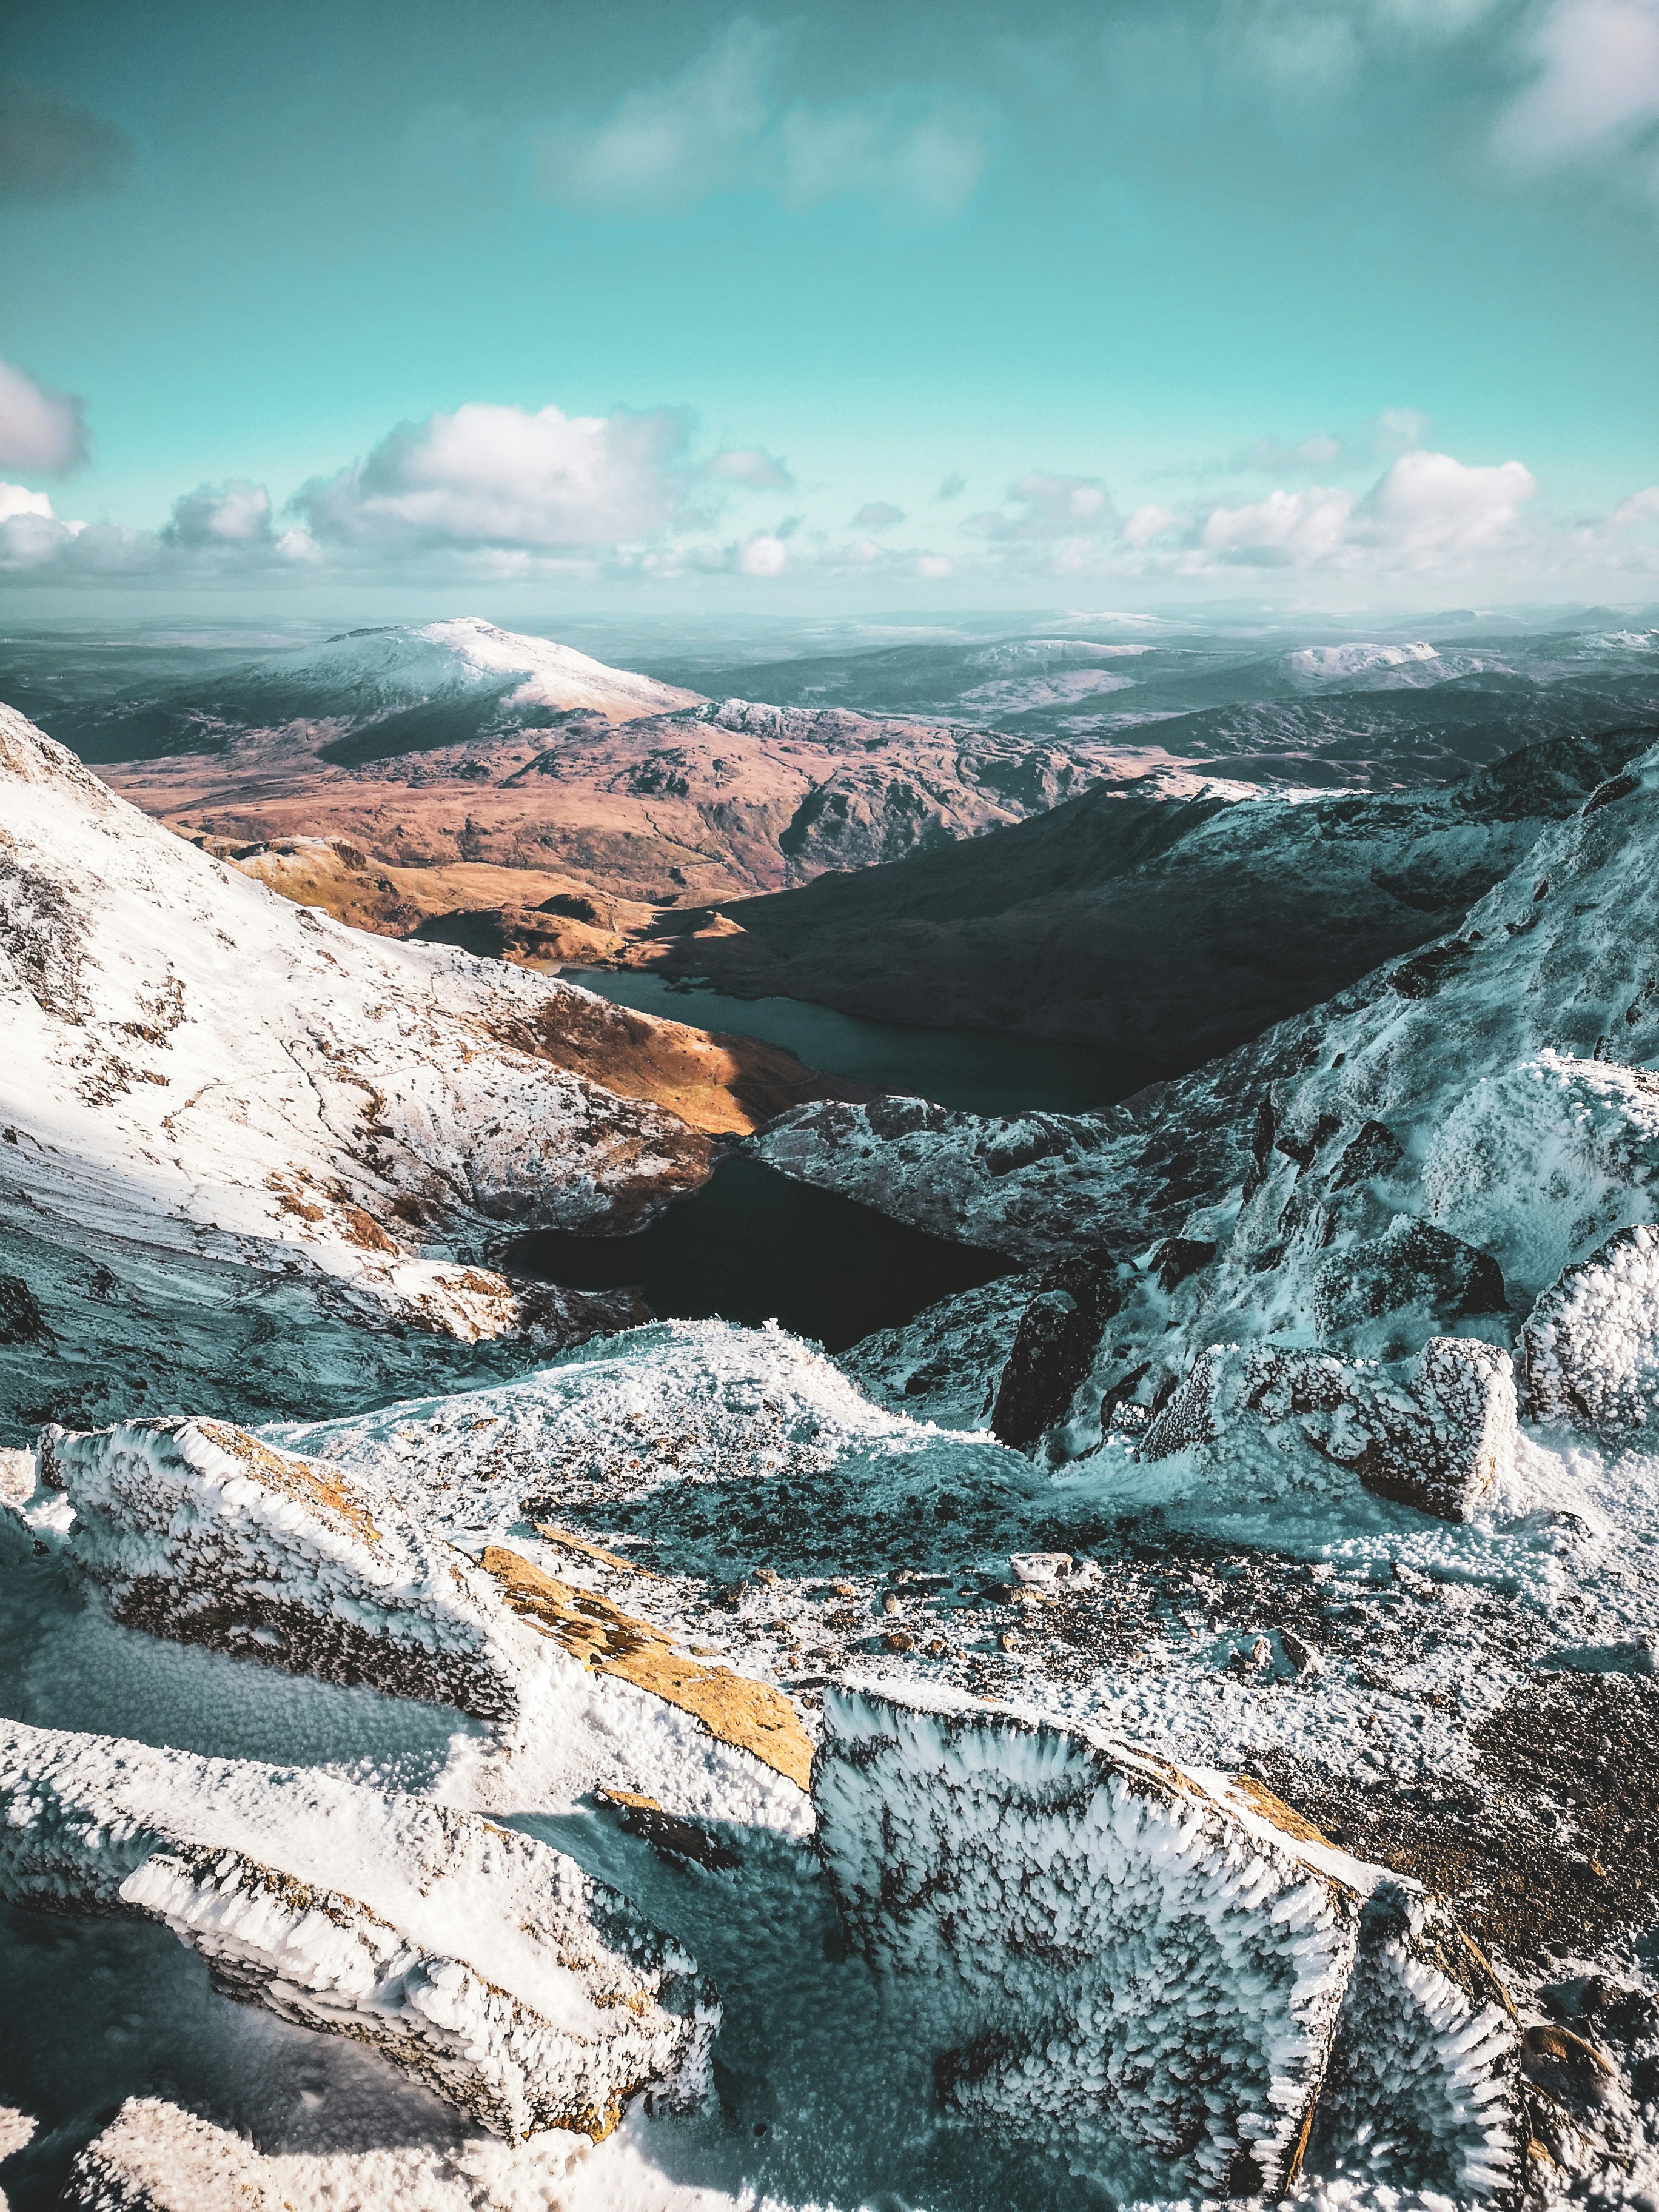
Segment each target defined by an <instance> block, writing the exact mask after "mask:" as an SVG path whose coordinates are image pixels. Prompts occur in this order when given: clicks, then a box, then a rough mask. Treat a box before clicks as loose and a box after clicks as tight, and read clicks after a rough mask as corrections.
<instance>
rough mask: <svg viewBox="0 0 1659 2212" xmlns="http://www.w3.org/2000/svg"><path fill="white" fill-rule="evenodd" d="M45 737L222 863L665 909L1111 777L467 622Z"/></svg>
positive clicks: (134, 708) (1028, 809)
mask: <svg viewBox="0 0 1659 2212" xmlns="http://www.w3.org/2000/svg"><path fill="white" fill-rule="evenodd" d="M49 720H55V721H57V723H58V726H59V727H60V728H61V729H62V731H63V732H64V736H65V737H66V738H68V739H70V741H71V742H72V743H73V744H74V745H75V746H76V748H77V750H80V751H81V752H82V755H83V757H86V758H87V759H88V760H91V761H94V762H95V763H97V764H98V765H99V766H100V769H103V771H104V772H105V773H106V775H107V776H108V778H109V781H110V782H111V783H112V786H113V787H114V788H115V789H117V790H118V791H119V792H120V793H122V794H123V795H124V796H125V797H126V798H128V799H131V800H132V801H133V802H134V803H135V804H136V805H139V806H142V807H143V809H144V811H146V812H147V813H149V814H153V815H155V816H156V817H158V818H159V819H161V820H162V821H165V822H167V823H169V824H170V825H171V826H172V827H173V828H174V829H179V830H180V831H182V832H183V833H184V834H185V835H186V836H192V837H210V838H212V839H214V840H216V841H217V842H218V843H219V844H220V845H221V846H222V847H225V848H229V849H230V850H231V851H232V852H233V853H234V854H235V855H236V856H237V857H251V856H252V854H257V853H258V851H259V850H260V849H262V848H271V847H278V848H280V847H281V846H283V844H284V843H286V842H289V841H292V840H295V839H297V838H302V837H319V836H320V837H328V838H335V839H341V840H344V841H345V842H347V843H348V844H349V845H350V846H352V847H355V848H356V849H357V850H358V851H359V852H361V853H362V854H363V855H364V856H365V858H366V860H367V861H368V863H369V871H368V872H369V873H370V874H371V875H374V873H376V872H379V871H382V870H385V869H388V868H389V869H392V870H394V871H396V870H410V869H414V868H421V869H427V870H435V869H439V868H453V867H455V866H471V867H479V866H483V867H493V868H513V869H516V870H526V871H528V872H530V874H531V876H532V881H534V882H536V884H537V885H538V888H540V884H539V878H540V877H541V876H544V875H548V874H551V875H553V876H555V877H556V878H559V879H560V880H561V881H568V879H569V878H576V879H578V880H579V881H580V884H583V885H584V886H586V888H587V889H588V890H589V891H590V893H592V892H598V893H599V894H601V895H603V896H604V897H605V898H606V899H622V900H632V901H646V902H652V903H654V904H657V905H665V906H667V905H675V904H679V903H683V902H692V903H696V902H709V901H718V900H721V899H725V898H730V897H740V896H744V894H745V893H748V892H752V891H757V890H775V889H779V888H781V887H782V886H783V885H785V884H793V883H805V882H806V881H808V880H810V878H812V877H813V876H815V875H817V874H820V873H821V872H823V870H824V869H826V868H848V867H862V866H867V865H868V864H869V863H871V862H872V861H877V860H894V859H896V858H897V857H898V856H899V855H900V854H904V853H908V852H910V851H913V850H915V849H917V848H927V847H929V846H932V845H935V844H943V843H949V842H951V841H953V840H955V839H957V838H961V837H969V836H976V835H977V834H978V833H979V832H980V831H981V830H983V829H990V828H992V827H994V826H995V825H997V824H999V823H1010V822H1018V821H1020V820H1022V819H1023V818H1024V817H1025V816H1026V815H1028V814H1030V813H1034V812H1036V811H1040V810H1042V808H1044V807H1046V806H1048V805H1053V803H1054V800H1055V799H1057V798H1060V797H1063V796H1064V795H1066V793H1068V792H1071V791H1073V790H1077V789H1080V788H1081V787H1083V786H1084V785H1085V783H1087V782H1089V781H1092V780H1094V779H1096V778H1097V777H1098V776H1100V775H1105V774H1109V773H1111V772H1112V769H1111V763H1109V762H1108V761H1107V760H1105V759H1103V758H1100V759H1097V758H1096V757H1095V755H1094V753H1092V752H1091V750H1090V748H1089V747H1088V746H1086V745H1085V746H1081V747H1079V746H1078V745H1074V744H1057V745H1049V744H1033V743H1032V742H1031V741H1030V739H1029V738H1005V737H1001V736H999V735H998V734H996V733H995V732H988V731H986V730H983V729H981V728H978V727H976V726H972V725H963V724H960V723H954V722H949V721H946V722H937V721H927V720H920V719H916V718H912V717H902V716H870V715H866V714H857V713H854V712H852V711H850V710H848V709H847V708H780V707H770V706H765V705H759V704H756V703H754V702H751V701H750V700H747V699H738V698H726V699H720V700H712V699H706V698H702V697H699V696H697V695H696V693H693V692H690V691H687V690H683V689H680V688H678V687H675V686H671V685H665V684H657V683H653V681H651V680H650V679H649V678H644V677H639V676H634V675H630V674H628V673H627V672H625V671H620V670H616V669H608V668H606V667H605V666H603V665H601V664H599V662H596V661H592V660H589V659H586V656H584V655H582V654H580V653H572V652H570V651H569V650H568V648H567V647H560V646H556V645H550V644H549V643H548V642H546V641H544V640H543V639H539V638H531V637H519V636H514V635H512V634H510V633H508V632H506V631H503V630H499V629H495V628H493V627H492V626H491V625H490V624H489V623H483V622H479V621H477V620H473V619H465V620H459V621H454V622H444V623H427V624H424V625H422V626H419V627H415V628H400V629H388V630H376V631H368V632H354V633H351V634H349V635H346V636H343V637H341V638H337V639H335V640H333V641H331V642H330V643H328V644H327V645H325V646H324V647H317V648H313V647H305V648H300V649H297V650H294V651H290V652H289V653H283V654H278V655H276V656H274V657H273V658H272V659H269V660H267V661H265V662H263V663H259V664H257V665H254V666H253V667H252V668H250V669H249V670H247V671H246V672H245V673H243V674H241V675H240V676H238V677H237V678H234V679H233V680H230V681H228V682H227V681H224V680H222V679H221V680H220V681H218V682H216V683H215V684H210V685H209V686H207V687H206V688H205V689H204V690H203V691H202V692H201V693H199V694H198V693H196V692H190V693H187V694H185V695H181V696H178V697H175V698H173V699H171V700H164V701H161V702H153V701H152V702H142V703H141V702H132V701H118V702H114V703H113V704H107V705H100V707H98V708H96V709H85V708H83V709H80V710H77V711H65V712H64V713H63V714H60V715H53V716H50V717H49ZM348 874H349V871H348ZM392 882H393V885H395V884H396V882H397V878H395V876H394V878H393V879H392ZM346 888H347V889H348V890H349V889H351V888H353V887H352V886H351V885H350V884H349V881H348V884H347V885H346ZM356 888H357V889H358V890H359V891H361V888H362V887H361V886H357V887H356ZM389 896H390V887H386V888H381V889H380V899H381V900H382V901H387V900H388V899H389ZM329 903H331V904H332V903H333V902H332V901H330V902H329ZM522 903H525V904H526V905H529V904H533V903H535V901H534V900H533V899H530V898H526V899H524V900H523V901H522ZM380 912H381V914H382V915H383V916H384V920H383V921H382V925H381V926H384V921H396V920H398V919H401V902H399V901H398V900H397V899H395V898H391V899H390V902H389V903H387V904H386V905H385V906H384V907H383V908H381V909H380ZM361 918H362V919H368V918H369V915H368V914H367V913H363V914H362V915H361Z"/></svg>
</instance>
